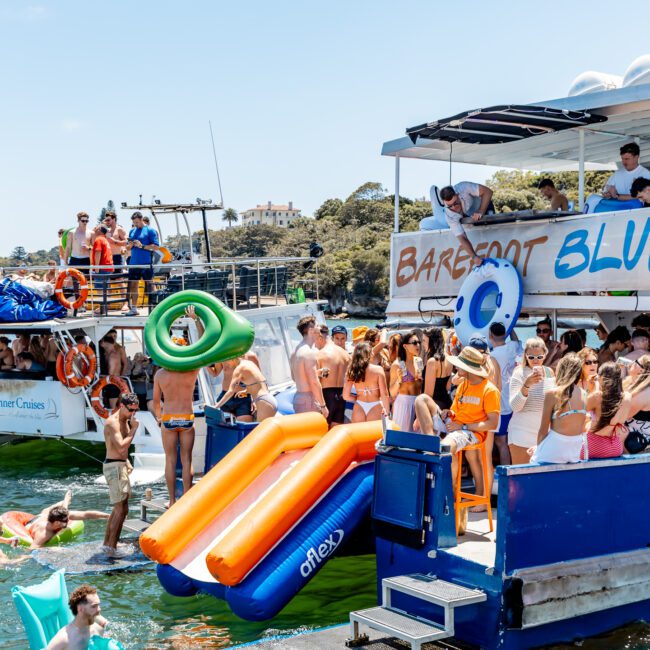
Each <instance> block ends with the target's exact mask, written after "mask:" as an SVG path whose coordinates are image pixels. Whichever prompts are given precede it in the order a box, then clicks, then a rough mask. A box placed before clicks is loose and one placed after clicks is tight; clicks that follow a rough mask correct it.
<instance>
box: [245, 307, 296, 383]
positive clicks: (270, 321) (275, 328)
mask: <svg viewBox="0 0 650 650" xmlns="http://www.w3.org/2000/svg"><path fill="white" fill-rule="evenodd" d="M296 333H297V330H296ZM253 349H254V350H255V354H257V356H258V357H259V360H260V366H261V367H262V372H263V373H264V376H265V377H266V380H267V382H268V384H269V386H273V385H276V384H281V383H284V382H287V381H290V380H291V369H290V367H289V359H288V358H287V353H286V351H285V349H284V342H283V339H282V330H281V323H280V320H279V319H278V318H267V319H265V320H259V321H255V342H254V344H253Z"/></svg>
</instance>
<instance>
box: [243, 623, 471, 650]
mask: <svg viewBox="0 0 650 650" xmlns="http://www.w3.org/2000/svg"><path fill="white" fill-rule="evenodd" d="M362 631H363V632H364V633H367V634H368V637H369V641H368V643H365V644H363V645H358V646H355V647H357V648H361V649H362V650H363V648H366V649H367V650H409V649H410V647H411V644H410V643H407V642H406V641H402V640H401V639H396V638H395V637H387V636H386V635H385V633H383V632H378V631H376V630H370V629H368V628H366V627H364V628H363V630H362ZM349 637H350V625H349V624H347V623H344V624H342V625H336V626H333V627H327V628H323V629H321V630H314V631H311V632H301V633H299V634H296V635H294V636H276V637H273V638H271V639H262V640H260V641H253V642H252V643H244V644H242V645H238V646H233V647H234V648H244V647H250V648H255V650H278V649H280V648H281V649H282V650H335V649H336V650H341V648H345V647H346V646H345V640H346V639H348V638H349ZM466 647H467V646H464V645H460V644H458V642H456V641H453V642H446V641H437V642H431V643H425V644H423V645H422V649H423V650H441V649H442V648H446V649H456V650H462V649H463V648H466Z"/></svg>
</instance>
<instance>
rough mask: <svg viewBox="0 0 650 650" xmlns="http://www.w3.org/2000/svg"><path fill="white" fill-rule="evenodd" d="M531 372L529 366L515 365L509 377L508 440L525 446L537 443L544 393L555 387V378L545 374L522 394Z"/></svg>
mask: <svg viewBox="0 0 650 650" xmlns="http://www.w3.org/2000/svg"><path fill="white" fill-rule="evenodd" d="M532 372H533V370H532V368H531V367H530V366H526V367H525V368H524V367H523V366H517V367H516V368H515V370H514V372H513V373H512V377H511V379H510V406H511V408H512V419H511V420H510V424H509V425H508V442H510V443H511V444H513V445H518V446H520V447H526V448H528V447H532V446H533V445H536V444H537V433H538V432H539V426H540V424H541V422H542V411H543V409H544V393H546V392H548V391H550V390H553V388H555V379H554V378H553V377H547V376H545V377H544V380H543V381H538V382H537V383H536V384H534V385H533V386H531V387H530V388H528V389H527V390H528V396H526V395H524V394H523V393H522V392H521V389H522V387H523V385H524V382H525V381H526V379H528V377H530V375H531V374H532ZM547 372H548V371H547Z"/></svg>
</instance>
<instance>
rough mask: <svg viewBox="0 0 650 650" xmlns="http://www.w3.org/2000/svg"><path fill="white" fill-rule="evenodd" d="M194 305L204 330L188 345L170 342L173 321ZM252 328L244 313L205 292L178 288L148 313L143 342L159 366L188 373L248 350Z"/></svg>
mask: <svg viewBox="0 0 650 650" xmlns="http://www.w3.org/2000/svg"><path fill="white" fill-rule="evenodd" d="M189 305H194V309H195V311H196V315H197V316H198V317H199V318H200V319H201V322H202V323H203V327H204V329H205V333H204V335H203V336H202V337H201V338H200V339H199V340H198V341H196V343H192V344H191V345H177V344H176V343H174V341H172V338H171V335H170V329H171V326H172V323H173V322H174V321H175V320H176V319H177V318H179V317H180V316H182V315H183V314H184V313H185V309H186V307H188V306H189ZM254 338H255V331H254V330H253V326H252V325H251V324H250V322H249V321H248V320H246V319H245V318H244V317H243V316H240V315H239V314H238V313H237V312H234V311H233V310H232V309H229V308H228V307H226V305H224V304H223V303H222V302H221V300H219V299H218V298H215V297H214V296H212V295H210V294H209V293H205V292H204V291H195V290H191V289H189V290H187V291H179V292H178V293H175V294H173V295H171V296H169V297H168V298H165V300H163V301H162V302H161V303H160V304H159V305H158V306H157V307H156V308H155V309H154V310H153V311H152V312H151V314H150V316H149V318H148V319H147V323H146V325H145V326H144V342H145V345H146V347H147V351H148V352H149V355H150V356H151V358H152V359H153V360H154V362H155V363H156V364H157V365H159V366H160V367H161V368H166V369H167V370H175V371H177V372H187V371H189V370H197V369H199V368H204V367H205V366H209V365H210V364H213V363H220V362H222V361H227V360H228V359H234V358H235V357H241V356H242V355H243V354H245V353H246V352H248V350H249V349H250V347H251V345H253V339H254Z"/></svg>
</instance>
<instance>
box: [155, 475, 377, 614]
mask: <svg viewBox="0 0 650 650" xmlns="http://www.w3.org/2000/svg"><path fill="white" fill-rule="evenodd" d="M373 468H374V464H373V463H366V464H364V465H360V466H358V467H356V468H354V469H353V470H351V471H350V472H348V473H347V474H346V475H345V476H344V477H343V478H342V479H341V480H340V481H339V482H338V483H337V484H336V485H335V486H334V487H333V488H332V489H331V490H330V491H329V492H328V493H327V494H326V495H325V497H324V498H322V499H321V500H320V501H319V502H318V504H317V505H316V506H315V507H314V508H313V509H312V510H311V511H310V512H309V513H308V514H307V515H306V516H305V517H304V518H303V519H302V520H301V521H300V522H299V523H298V524H297V525H296V526H295V527H294V528H293V530H291V532H290V533H289V534H288V535H287V536H286V537H285V538H284V539H283V540H282V542H281V543H280V544H278V545H277V546H276V547H275V548H274V549H273V550H272V551H271V552H270V553H269V554H268V555H267V556H266V557H265V558H264V559H263V560H262V561H261V562H260V563H259V564H258V565H257V566H256V567H255V569H253V571H251V573H249V574H248V576H246V578H245V579H244V580H243V581H242V582H240V583H239V584H238V585H236V586H234V587H225V586H224V585H222V584H219V583H216V582H215V583H209V582H201V581H198V580H193V579H191V578H188V577H187V576H185V575H184V574H183V573H182V572H180V571H178V570H177V569H175V568H174V567H172V566H171V565H164V564H163V565H158V567H157V572H158V579H159V580H160V583H161V584H162V586H163V587H164V588H165V590H166V591H167V592H169V593H170V594H172V595H173V596H192V595H194V594H195V593H197V592H198V591H202V592H204V593H208V594H210V595H212V596H215V597H216V598H220V599H223V600H226V602H227V603H228V605H229V606H230V608H231V609H232V611H233V612H234V613H235V614H236V615H237V616H239V617H240V618H243V619H246V620H249V621H263V620H267V619H269V618H273V616H275V615H276V614H277V613H278V612H279V611H280V610H281V609H282V608H283V607H285V605H287V604H288V603H289V601H290V600H291V599H292V598H293V597H294V596H295V595H296V594H297V593H298V592H299V591H300V590H301V589H302V588H303V587H304V586H305V585H306V584H307V583H308V582H309V581H310V580H311V579H312V578H313V577H314V576H315V575H316V574H317V573H318V571H320V569H321V568H322V567H323V565H324V564H325V563H326V562H327V560H329V559H330V557H331V556H332V555H333V554H334V553H335V552H336V551H337V550H338V549H339V548H340V546H341V544H342V543H343V542H344V541H346V540H347V539H348V538H349V537H350V535H351V534H352V532H353V531H354V530H355V528H357V526H358V525H359V524H360V523H361V521H362V520H363V518H364V517H365V515H366V514H367V513H368V511H369V509H370V503H371V500H372V486H373Z"/></svg>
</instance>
